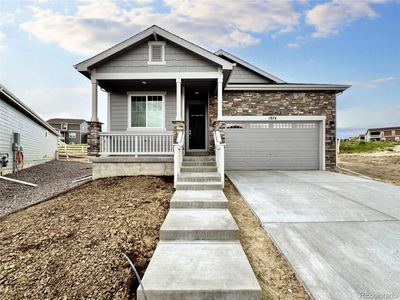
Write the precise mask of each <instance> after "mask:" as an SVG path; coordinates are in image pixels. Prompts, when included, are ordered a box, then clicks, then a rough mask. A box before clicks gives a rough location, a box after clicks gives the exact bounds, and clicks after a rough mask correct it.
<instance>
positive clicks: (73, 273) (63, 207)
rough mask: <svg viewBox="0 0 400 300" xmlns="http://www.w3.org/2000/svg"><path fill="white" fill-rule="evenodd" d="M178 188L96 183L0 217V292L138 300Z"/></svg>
mask: <svg viewBox="0 0 400 300" xmlns="http://www.w3.org/2000/svg"><path fill="white" fill-rule="evenodd" d="M172 194H173V183H172V179H171V178H169V177H164V178H161V177H160V178H158V177H150V176H139V177H128V178H114V179H104V180H97V181H94V182H91V183H88V184H86V185H85V186H82V187H80V188H77V189H75V190H73V191H71V192H68V193H66V194H63V195H61V196H58V197H57V198H54V199H52V200H49V201H46V202H42V203H40V204H37V205H35V206H32V207H29V208H27V209H25V210H22V211H19V212H16V213H13V214H10V215H7V216H5V217H2V218H0V295H1V299H2V300H8V299H10V300H11V299H13V300H14V299H135V297H134V295H133V292H134V291H135V290H136V287H137V282H136V281H135V278H134V276H133V272H132V270H131V269H130V267H129V265H128V262H127V261H126V260H125V258H123V257H122V255H121V252H124V253H127V254H128V256H129V257H130V258H131V260H132V261H133V263H134V264H135V265H136V266H137V268H138V271H139V273H140V275H141V276H143V274H144V271H145V269H146V267H147V265H148V263H149V261H150V258H151V256H152V255H153V252H154V250H155V248H156V245H157V243H158V239H159V229H160V227H161V224H162V222H163V221H164V219H165V217H166V214H167V212H168V209H169V201H170V199H171V197H172Z"/></svg>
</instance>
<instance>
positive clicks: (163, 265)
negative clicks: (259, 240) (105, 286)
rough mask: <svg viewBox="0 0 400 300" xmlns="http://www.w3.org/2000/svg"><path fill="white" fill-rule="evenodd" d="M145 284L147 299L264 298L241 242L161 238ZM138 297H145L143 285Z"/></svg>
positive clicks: (223, 299) (221, 299) (145, 277)
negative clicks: (163, 239) (162, 239)
mask: <svg viewBox="0 0 400 300" xmlns="http://www.w3.org/2000/svg"><path fill="white" fill-rule="evenodd" d="M143 286H144V289H145V291H146V295H147V299H148V300H260V299H261V291H260V286H259V285H258V282H257V280H256V278H255V276H254V274H253V271H252V269H251V267H250V265H249V263H248V261H247V257H246V255H245V254H244V252H243V249H242V246H241V245H240V243H239V242H238V241H234V242H232V241H231V242H215V241H192V242H187V241H174V242H172V241H171V242H166V241H160V243H159V244H158V246H157V249H156V251H155V252H154V254H153V257H152V258H151V261H150V264H149V266H148V267H147V270H146V273H145V274H144V277H143ZM138 300H144V296H143V294H142V292H141V290H140V288H139V289H138Z"/></svg>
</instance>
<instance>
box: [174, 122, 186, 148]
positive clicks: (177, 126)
mask: <svg viewBox="0 0 400 300" xmlns="http://www.w3.org/2000/svg"><path fill="white" fill-rule="evenodd" d="M172 123H174V144H176V139H177V138H178V133H179V132H183V133H184V132H185V121H172ZM183 138H185V137H183Z"/></svg>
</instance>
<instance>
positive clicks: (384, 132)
mask: <svg viewBox="0 0 400 300" xmlns="http://www.w3.org/2000/svg"><path fill="white" fill-rule="evenodd" d="M365 139H366V140H367V141H387V142H400V126H397V127H382V128H370V129H368V130H367V133H366V134H365Z"/></svg>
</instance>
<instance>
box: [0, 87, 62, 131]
mask: <svg viewBox="0 0 400 300" xmlns="http://www.w3.org/2000/svg"><path fill="white" fill-rule="evenodd" d="M0 93H1V94H4V95H5V96H6V97H7V98H8V99H10V100H11V102H12V103H14V104H15V105H16V106H17V107H18V108H19V109H20V110H21V111H23V112H25V113H27V114H28V115H29V116H30V117H31V118H32V119H34V120H35V121H36V122H37V123H39V124H40V125H42V126H43V127H44V128H46V129H47V130H49V131H51V132H52V133H54V134H55V135H56V136H59V134H58V132H57V131H56V130H55V129H54V128H53V127H52V126H51V125H50V124H49V123H47V122H46V121H45V120H43V119H42V118H41V117H40V116H39V115H38V114H37V113H35V112H34V111H33V110H32V109H30V108H29V107H28V106H27V105H26V104H24V103H23V102H22V101H21V100H19V99H18V98H17V97H16V96H15V95H14V94H12V93H11V92H10V91H9V90H7V89H6V88H5V87H4V86H2V85H0Z"/></svg>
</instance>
